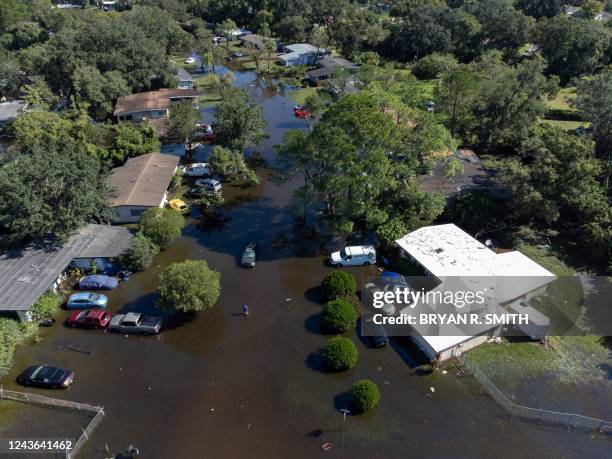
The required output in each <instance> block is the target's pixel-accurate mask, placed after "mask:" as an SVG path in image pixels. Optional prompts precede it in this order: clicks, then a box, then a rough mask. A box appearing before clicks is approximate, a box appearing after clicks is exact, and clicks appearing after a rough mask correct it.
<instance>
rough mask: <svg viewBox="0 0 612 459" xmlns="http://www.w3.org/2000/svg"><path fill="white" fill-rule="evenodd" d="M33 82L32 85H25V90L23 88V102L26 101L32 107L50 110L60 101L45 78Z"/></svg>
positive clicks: (35, 79)
mask: <svg viewBox="0 0 612 459" xmlns="http://www.w3.org/2000/svg"><path fill="white" fill-rule="evenodd" d="M33 80H34V81H32V82H31V83H30V84H25V85H23V88H21V89H22V91H23V93H24V96H23V100H25V101H26V102H27V103H28V104H29V105H30V107H35V108H40V109H42V110H48V109H49V108H50V107H51V106H53V105H54V104H56V103H57V102H58V101H59V97H57V96H56V95H55V94H54V93H53V91H51V88H50V87H49V85H48V84H47V82H46V81H45V79H44V78H42V77H39V78H34V79H33Z"/></svg>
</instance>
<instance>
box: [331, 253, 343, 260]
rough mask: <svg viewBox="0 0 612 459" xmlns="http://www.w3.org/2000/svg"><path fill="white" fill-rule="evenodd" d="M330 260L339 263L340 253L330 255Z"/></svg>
mask: <svg viewBox="0 0 612 459" xmlns="http://www.w3.org/2000/svg"><path fill="white" fill-rule="evenodd" d="M331 259H332V260H333V261H340V260H342V257H341V256H340V251H338V252H332V254H331Z"/></svg>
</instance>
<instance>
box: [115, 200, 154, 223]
mask: <svg viewBox="0 0 612 459" xmlns="http://www.w3.org/2000/svg"><path fill="white" fill-rule="evenodd" d="M162 206H163V204H162V205H160V207H162ZM150 208H151V207H149V206H117V207H113V210H114V211H115V214H116V215H117V216H116V218H115V220H114V221H113V223H138V220H140V216H141V215H142V213H143V212H144V211H145V210H147V209H150Z"/></svg>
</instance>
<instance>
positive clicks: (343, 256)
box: [340, 249, 346, 258]
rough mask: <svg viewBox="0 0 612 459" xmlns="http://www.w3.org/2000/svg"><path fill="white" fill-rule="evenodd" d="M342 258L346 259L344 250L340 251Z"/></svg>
mask: <svg viewBox="0 0 612 459" xmlns="http://www.w3.org/2000/svg"><path fill="white" fill-rule="evenodd" d="M340 256H341V257H342V258H346V250H344V249H342V250H341V251H340Z"/></svg>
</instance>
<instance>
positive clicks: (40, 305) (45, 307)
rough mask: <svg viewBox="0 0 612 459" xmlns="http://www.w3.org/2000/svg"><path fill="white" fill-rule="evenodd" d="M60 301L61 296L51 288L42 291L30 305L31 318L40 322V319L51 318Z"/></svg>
mask: <svg viewBox="0 0 612 459" xmlns="http://www.w3.org/2000/svg"><path fill="white" fill-rule="evenodd" d="M61 303H62V297H61V296H60V295H59V294H58V293H55V292H54V291H53V290H48V291H46V292H45V293H43V294H42V295H41V296H40V297H39V298H38V299H37V300H36V303H34V304H33V305H32V309H31V310H30V311H31V312H32V320H33V321H34V322H40V321H41V320H45V319H50V318H52V317H53V316H54V315H55V313H56V312H57V311H58V310H59V307H60V304H61Z"/></svg>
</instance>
